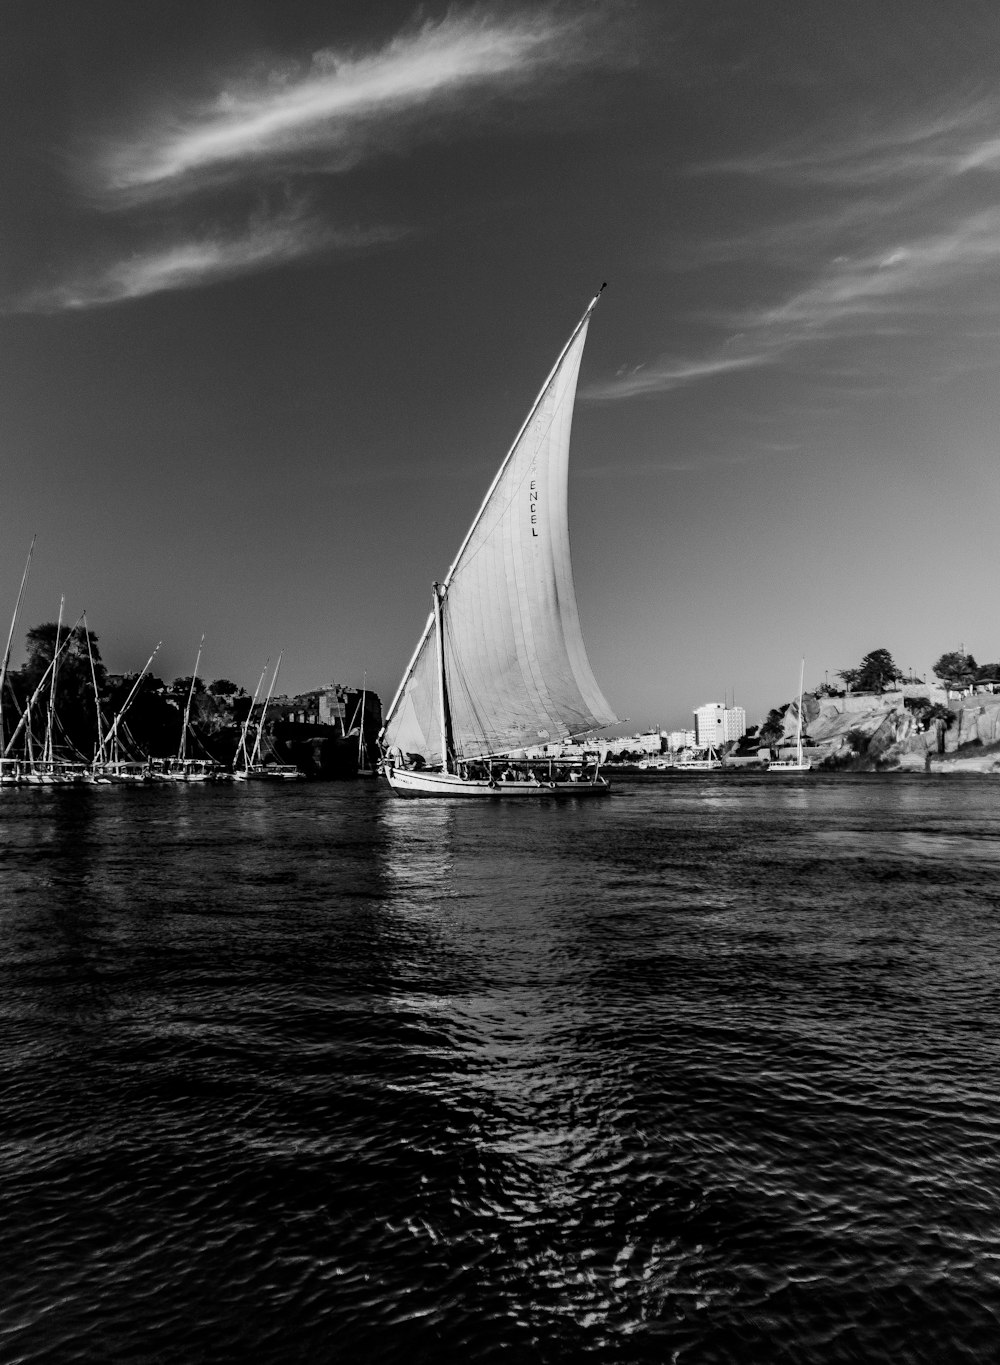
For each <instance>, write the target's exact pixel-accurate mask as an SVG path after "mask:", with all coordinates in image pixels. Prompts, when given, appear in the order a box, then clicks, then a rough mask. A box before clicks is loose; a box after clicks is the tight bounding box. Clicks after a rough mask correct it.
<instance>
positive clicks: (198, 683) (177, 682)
mask: <svg viewBox="0 0 1000 1365" xmlns="http://www.w3.org/2000/svg"><path fill="white" fill-rule="evenodd" d="M170 690H171V692H173V693H174V695H175V696H178V697H183V698H184V699H185V701H186V700H187V695H188V693H189V692H190V691H191V674H190V673H189V674H188V675H187V677H186V678H175V679H174V680H173V682H172V683H171V684H170ZM204 691H205V684H204V683H203V682H202V680H201V678H195V680H194V695H195V696H197V695H198V693H199V692H204Z"/></svg>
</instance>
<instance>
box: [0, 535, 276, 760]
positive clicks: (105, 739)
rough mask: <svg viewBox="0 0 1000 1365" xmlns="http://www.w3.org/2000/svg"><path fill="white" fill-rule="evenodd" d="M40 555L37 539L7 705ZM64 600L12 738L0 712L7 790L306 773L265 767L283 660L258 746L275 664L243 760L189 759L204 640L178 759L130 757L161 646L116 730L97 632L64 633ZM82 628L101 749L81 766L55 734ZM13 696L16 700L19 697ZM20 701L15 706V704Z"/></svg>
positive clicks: (2, 672)
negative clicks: (40, 729) (127, 731)
mask: <svg viewBox="0 0 1000 1365" xmlns="http://www.w3.org/2000/svg"><path fill="white" fill-rule="evenodd" d="M34 548H35V541H34V539H33V540H32V542H31V549H30V550H29V551H28V559H27V562H26V564H25V566H24V574H23V575H22V578H21V588H20V591H19V592H18V596H17V604H16V606H15V608H14V615H13V617H12V619H11V623H10V631H9V633H8V636H7V645H6V648H5V650H4V654H3V662H2V664H0V698H2V697H3V693H4V688H5V686H7V672H8V668H9V665H10V651H11V644H12V642H13V639H14V632H15V631H16V629H17V623H18V620H19V618H20V614H21V603H22V601H23V598H24V589H25V586H26V584H27V581H28V570H29V568H30V566H31V556H32V553H33V551H34ZM65 600H66V599H65V598H64V597H63V598H60V601H59V619H58V622H57V624H56V636H55V644H54V647H53V651H52V659H51V661H50V662H49V665H48V667H47V668H46V669H45V671H44V673H43V674H42V676H41V678H40V679H39V680H38V683H37V685H36V687H35V689H34V691H33V692H32V693H31V695H30V697H29V698H28V699H27V702H26V703H25V706H24V710H23V711H22V712H21V715H20V717H19V719H18V721H17V724H16V726H15V727H14V730H13V732H12V734H11V735H10V737H9V738H7V737H6V736H5V733H4V717H3V707H2V705H0V785H3V786H21V785H25V786H54V785H61V784H65V783H77V782H87V783H100V784H108V785H110V784H112V783H143V784H148V783H152V782H249V781H291V780H294V779H296V778H298V777H301V776H302V774H301V773H300V772H299V770H298V768H296V767H295V765H294V764H284V763H265V762H263V758H262V752H261V744H262V740H263V734H264V720H265V717H266V715H267V709H268V705H269V704H270V701H271V695H272V693H273V691H274V685H275V683H276V682H277V680H278V670H279V669H280V668H281V659H282V655H281V654H279V655H278V662H277V663H276V664H275V666H274V672H273V673H272V675H271V683H270V686H269V687H268V690H267V698H266V700H265V702H264V705H263V706H262V707H261V709H260V716H259V719H258V721H257V724H256V726H255V727H254V729H253V739H252V742H251V738H250V733H251V723H252V718H253V714H254V710H255V708H256V706H257V700H258V698H259V696H260V692H261V689H262V688H263V686H264V679H265V678H266V676H267V671H268V668H269V666H270V660H268V662H267V663H266V664H265V665H264V668H263V671H262V672H261V675H260V679H259V681H258V683H257V688H256V690H255V692H254V694H253V702H252V704H251V706H250V709H249V711H248V712H247V715H246V719H245V720H244V722H243V725H242V727H241V730H240V738H239V743H238V744H237V746H236V756H235V758H234V759H233V762H232V764H231V765H225V764H222V763H218V762H216V761H215V760H214V759H203V758H189V757H188V754H187V739H188V734H189V727H190V720H191V702H192V700H193V698H194V690H195V684H196V682H197V680H198V667H199V665H200V663H201V651H202V647H203V646H204V643H205V637H204V635H203V636H202V637H201V640H200V642H199V644H198V656H197V658H196V659H195V665H194V673H193V674H192V676H191V683H190V686H189V688H188V694H187V701H186V703H185V707H184V721H183V724H182V726H181V738H180V744H179V746H178V750H177V756H176V758H152V757H147V758H146V759H144V760H140V759H135V758H131V757H129V756H128V755H127V754H126V753H125V752H124V750H123V746H122V733H123V730H124V728H125V716H126V714H127V713H128V710H129V707H130V706H131V705H132V702H133V701H134V700H135V697H136V694H137V693H138V691H139V687H140V684H141V683H142V680H143V678H144V677H145V676H146V674H147V673H148V672H149V669H150V668H151V666H152V663H153V660H154V659H155V658H156V655H157V653H158V652H159V649H160V644H157V646H156V648H155V649H154V650H153V652H152V654H150V656H149V658H148V659H147V660H146V664H145V666H144V668H143V669H142V671H141V672H140V673H139V674H137V676H136V678H135V680H134V681H133V684H132V687H131V689H130V691H129V694H128V696H127V697H126V698H125V702H124V704H123V705H122V706H121V707H120V708H119V710H118V711H117V713H116V714H115V716H114V717H113V718H112V720H111V722H110V724H108V723H107V720H106V717H105V716H104V715H103V713H102V710H101V698H100V693H99V689H98V686H97V669H96V668H95V666H94V655H93V650H92V648H91V644H90V631H89V629H88V627H87V613H86V612H85V611H84V612H82V613H81V614H80V617H79V618H78V620H77V622H76V624H75V625H74V626H73V627H72V629H69V630H67V631H66V633H65V635H64V634H63V609H64V606H65ZM81 629H82V632H83V638H84V640H85V641H86V644H87V657H88V659H89V662H90V677H91V682H92V684H93V689H94V710H95V713H96V717H97V743H96V747H95V751H94V757H93V759H92V760H91V761H90V762H86V761H74V760H67V759H64V758H57V757H56V754H55V734H56V710H55V708H56V679H57V677H58V673H59V660H60V657H61V656H62V654H63V652H64V651H65V649H66V647H67V645H68V644H69V642H70V641H71V640H72V639H73V638H74V636H75V635H76V633H77V632H78V631H79V630H81ZM46 692H47V693H48V697H47V701H46V702H45V727H44V734H43V738H42V739H41V741H38V739H37V738H36V736H35V733H34V730H33V728H32V717H33V715H35V716H37V714H38V712H39V711H40V710H41V708H42V704H43V703H42V699H43V697H45V694H46ZM10 695H11V696H12V697H13V693H12V692H11V693H10ZM15 700H16V699H15Z"/></svg>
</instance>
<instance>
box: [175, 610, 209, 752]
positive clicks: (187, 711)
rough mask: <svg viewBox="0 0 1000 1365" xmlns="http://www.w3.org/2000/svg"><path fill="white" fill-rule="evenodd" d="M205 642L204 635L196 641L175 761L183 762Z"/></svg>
mask: <svg viewBox="0 0 1000 1365" xmlns="http://www.w3.org/2000/svg"><path fill="white" fill-rule="evenodd" d="M204 643H205V637H204V635H203V636H202V637H201V639H200V640H199V642H198V654H197V657H196V658H195V661H194V672H193V673H192V674H191V686H190V687H189V688H188V695H187V705H186V706H185V708H184V724H183V725H182V726H181V742H180V744H179V746H178V748H177V762H178V763H183V762H184V758H185V755H186V753H187V732H188V721H189V720H190V719H191V699H192V697H193V696H194V685H195V683H196V682H197V681H198V665H199V664H200V663H201V651H202V647H203V645H204Z"/></svg>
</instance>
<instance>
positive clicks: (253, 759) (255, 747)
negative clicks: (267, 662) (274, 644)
mask: <svg viewBox="0 0 1000 1365" xmlns="http://www.w3.org/2000/svg"><path fill="white" fill-rule="evenodd" d="M284 652H285V651H284V650H282V651H281V654H279V655H278V662H277V663H276V664H275V665H274V673H273V674H272V675H271V686H270V687H269V688H268V689H267V697H266V699H265V701H264V705H263V707H262V709H261V713H260V720H259V721H258V722H257V738H256V739H255V740H254V743H253V753H252V754H251V755H250V763H249V765H248V766H249V767H251V768H252V767H253V765H254V764H255V763H256V762H257V757H258V755H259V753H260V740H261V736H262V734H263V733H264V719H265V717H266V716H267V708H268V707H269V706H270V704H271V693H272V692H273V691H274V684H275V683H276V682H277V681H278V669H279V668H280V667H281V659H282V655H283V654H284Z"/></svg>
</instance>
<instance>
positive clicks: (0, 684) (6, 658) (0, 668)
mask: <svg viewBox="0 0 1000 1365" xmlns="http://www.w3.org/2000/svg"><path fill="white" fill-rule="evenodd" d="M37 539H38V536H37V535H34V536H32V537H31V545H30V547H29V549H28V558H27V560H26V561H25V565H24V573H23V574H22V575H21V587H20V590H19V592H18V594H17V603H16V604H15V607H14V615H13V616H12V617H11V618H10V630H9V631H8V632H7V648H6V649H5V650H4V652H3V663H2V664H0V750H2V749H3V746H4V741H3V689H4V687H5V685H6V683H7V668H8V665H9V664H10V647H11V644H12V643H13V640H14V632H15V630H17V623H18V620H19V619H20V616H21V602H22V600H23V599H24V589H25V587H26V586H27V583H28V570H29V569H30V568H31V556H32V554H33V553H34V550H35V541H36V540H37Z"/></svg>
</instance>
